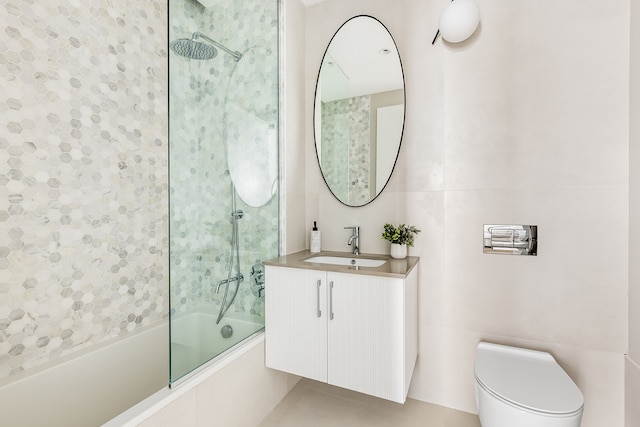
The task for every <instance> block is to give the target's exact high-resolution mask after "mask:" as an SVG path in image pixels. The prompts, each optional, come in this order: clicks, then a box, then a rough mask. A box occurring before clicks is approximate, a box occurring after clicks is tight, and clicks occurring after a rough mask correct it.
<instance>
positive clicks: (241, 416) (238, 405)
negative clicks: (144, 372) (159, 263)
mask: <svg viewBox="0 0 640 427" xmlns="http://www.w3.org/2000/svg"><path fill="white" fill-rule="evenodd" d="M215 320H216V316H215V315H213V314H207V313H190V314H187V315H183V316H180V317H178V318H177V319H175V320H174V321H173V322H174V323H173V338H174V341H173V342H172V347H173V348H175V349H176V350H177V351H178V352H181V353H179V356H180V357H184V358H185V360H186V359H189V362H201V361H203V360H206V359H207V358H208V357H209V354H213V353H219V352H221V351H222V353H220V354H219V355H218V356H216V357H215V358H214V359H212V360H210V361H208V362H205V363H204V365H202V366H201V367H200V368H198V369H195V370H194V371H192V372H190V373H188V374H187V375H185V376H184V377H183V378H181V379H180V381H178V382H175V383H174V384H172V386H171V388H169V387H165V388H163V389H162V390H160V391H158V392H157V393H154V394H153V395H151V396H150V397H148V398H147V399H145V400H143V401H142V402H140V403H138V404H137V405H135V406H134V407H132V408H130V409H129V410H127V411H125V412H123V413H122V414H120V415H118V416H117V417H115V418H113V419H112V420H110V421H109V422H107V423H106V424H104V425H103V426H102V427H135V426H141V427H142V426H144V427H150V426H153V427H159V426H162V427H165V426H176V425H179V426H181V427H197V426H200V425H203V424H204V422H203V420H207V419H210V420H215V422H216V425H229V426H234V427H253V426H256V425H257V424H258V423H259V422H260V421H261V420H262V419H263V418H264V417H265V416H266V415H267V414H269V412H271V410H273V408H274V407H275V406H276V405H277V404H278V403H279V402H280V400H282V398H283V397H284V396H285V395H286V394H287V393H288V392H289V391H290V390H291V389H292V388H293V386H294V385H295V384H296V383H297V381H298V380H299V377H295V376H292V375H289V374H286V373H284V372H279V371H275V370H271V369H268V368H266V367H265V366H264V331H263V326H262V325H260V324H256V323H255V322H251V321H250V320H247V319H231V320H230V319H226V318H225V319H223V320H222V321H220V324H219V325H216V329H215V334H214V335H213V337H212V334H211V332H210V329H209V327H210V325H211V324H212V322H213V324H214V325H215ZM227 324H228V325H231V326H232V328H233V329H234V334H233V335H232V336H231V337H229V338H222V339H218V337H222V336H221V334H220V329H221V328H222V327H224V326H225V325H227ZM249 333H253V335H250V336H249V337H246V336H245V335H246V334H249ZM243 338H244V339H243ZM238 341H242V342H240V343H238ZM232 342H233V343H237V345H234V346H233V347H231V348H230V349H227V350H224V349H225V348H226V346H227V345H228V344H229V343H232ZM174 357H175V356H174V355H172V358H174ZM180 363H182V362H180ZM176 369H182V370H183V371H188V369H189V368H188V367H187V364H186V362H185V363H184V365H183V366H182V367H178V368H176ZM247 405H249V406H247ZM247 407H250V408H251V410H249V411H248V410H247ZM198 420H199V421H198Z"/></svg>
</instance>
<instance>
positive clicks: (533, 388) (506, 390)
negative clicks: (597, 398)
mask: <svg viewBox="0 0 640 427" xmlns="http://www.w3.org/2000/svg"><path fill="white" fill-rule="evenodd" d="M475 374H476V380H477V381H478V382H479V385H480V386H482V387H483V388H485V389H486V390H488V391H489V392H490V393H493V394H495V395H496V396H498V397H499V398H502V399H503V400H506V401H508V402H510V403H512V404H514V405H517V406H521V407H524V408H526V409H529V410H532V411H536V412H543V413H548V414H554V415H567V414H571V413H574V412H577V411H580V410H582V407H583V404H584V398H583V396H582V393H581V392H580V389H579V388H578V386H576V385H575V383H574V382H573V381H572V380H571V378H569V375H567V373H566V372H565V371H564V370H563V369H562V368H561V367H560V365H558V364H557V363H556V361H555V359H554V358H553V356H551V355H550V354H549V353H544V352H540V351H534V350H526V349H520V348H515V347H507V346H502V345H497V344H489V343H480V344H479V345H478V349H477V351H476V363H475Z"/></svg>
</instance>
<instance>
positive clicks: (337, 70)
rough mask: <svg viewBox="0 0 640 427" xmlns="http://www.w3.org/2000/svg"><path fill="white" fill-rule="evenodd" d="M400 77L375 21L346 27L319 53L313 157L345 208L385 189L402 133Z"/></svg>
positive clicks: (392, 49) (361, 19)
mask: <svg viewBox="0 0 640 427" xmlns="http://www.w3.org/2000/svg"><path fill="white" fill-rule="evenodd" d="M404 112H405V106H404V78H403V73H402V65H401V62H400V55H399V53H398V49H397V47H396V44H395V42H394V40H393V38H392V36H391V34H390V33H389V30H387V28H386V27H385V26H384V25H383V24H382V23H381V22H380V21H378V20H377V19H376V18H373V17H371V16H364V15H362V16H356V17H354V18H351V19H350V20H348V21H347V22H345V23H344V24H343V25H342V26H341V27H340V29H338V31H337V32H336V34H335V35H334V36H333V38H332V39H331V42H330V43H329V46H328V47H327V50H326V52H325V54H324V57H323V60H322V64H321V66H320V72H319V75H318V83H317V86H316V97H315V112H314V132H315V140H316V154H317V156H318V162H319V165H320V169H321V171H322V176H323V177H324V180H325V182H326V183H327V186H328V187H329V189H330V190H331V192H332V193H333V195H334V196H335V197H336V198H337V199H338V200H339V201H340V202H342V203H344V204H345V205H348V206H363V205H366V204H367V203H369V202H371V201H372V200H373V199H375V198H376V197H377V196H378V195H379V194H380V193H381V192H382V190H383V189H384V187H385V186H386V184H387V182H388V181H389V178H390V177H391V173H392V172H393V167H394V165H395V162H396V158H397V156H398V151H399V149H400V142H401V139H402V130H403V126H404Z"/></svg>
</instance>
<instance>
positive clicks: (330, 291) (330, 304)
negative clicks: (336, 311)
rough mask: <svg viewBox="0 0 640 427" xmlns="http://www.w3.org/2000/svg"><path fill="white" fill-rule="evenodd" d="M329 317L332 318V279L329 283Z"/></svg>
mask: <svg viewBox="0 0 640 427" xmlns="http://www.w3.org/2000/svg"><path fill="white" fill-rule="evenodd" d="M329 319H331V320H333V280H332V281H331V282H330V283H329Z"/></svg>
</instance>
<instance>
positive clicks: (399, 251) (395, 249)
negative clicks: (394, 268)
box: [391, 243, 407, 259]
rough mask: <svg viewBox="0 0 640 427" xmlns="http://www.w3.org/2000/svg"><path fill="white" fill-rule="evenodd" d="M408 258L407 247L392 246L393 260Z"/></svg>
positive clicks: (394, 244)
mask: <svg viewBox="0 0 640 427" xmlns="http://www.w3.org/2000/svg"><path fill="white" fill-rule="evenodd" d="M406 257H407V245H399V244H397V243H392V244H391V258H395V259H404V258H406Z"/></svg>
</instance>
